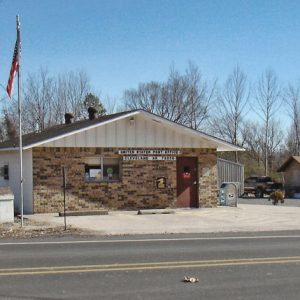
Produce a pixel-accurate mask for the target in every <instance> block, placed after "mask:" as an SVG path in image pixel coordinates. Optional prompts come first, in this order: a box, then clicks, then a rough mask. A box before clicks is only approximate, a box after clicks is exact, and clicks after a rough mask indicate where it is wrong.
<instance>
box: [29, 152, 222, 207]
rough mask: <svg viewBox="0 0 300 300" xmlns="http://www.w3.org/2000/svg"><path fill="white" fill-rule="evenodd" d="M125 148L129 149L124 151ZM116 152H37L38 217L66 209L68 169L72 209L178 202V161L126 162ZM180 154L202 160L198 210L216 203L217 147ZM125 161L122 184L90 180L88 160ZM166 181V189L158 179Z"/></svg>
mask: <svg viewBox="0 0 300 300" xmlns="http://www.w3.org/2000/svg"><path fill="white" fill-rule="evenodd" d="M122 149H124V148H122ZM119 150H121V149H117V148H42V147H41V148H33V151H32V156H33V157H32V158H33V203H34V212H35V213H48V212H58V211H62V209H63V192H62V166H63V165H64V166H65V167H66V170H67V183H68V189H67V210H74V211H78V210H94V209H99V208H109V209H140V208H166V207H174V206H175V204H176V198H177V190H176V178H177V173H176V161H142V160H141V161H139V160H136V161H131V160H128V161H123V160H122V156H120V155H119V154H118V151H119ZM179 150H180V154H179V155H178V156H193V157H197V158H198V194H199V207H214V206H216V205H217V166H216V164H217V157H216V151H215V149H179ZM93 156H99V157H100V156H101V157H107V158H110V157H111V158H117V157H119V158H120V161H121V178H120V181H118V182H86V181H85V180H84V174H85V158H86V157H93ZM157 177H166V178H167V186H166V188H165V189H157V186H156V178H157Z"/></svg>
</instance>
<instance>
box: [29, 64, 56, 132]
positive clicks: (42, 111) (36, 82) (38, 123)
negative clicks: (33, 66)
mask: <svg viewBox="0 0 300 300" xmlns="http://www.w3.org/2000/svg"><path fill="white" fill-rule="evenodd" d="M52 101H53V78H51V77H50V76H49V75H48V71H47V70H46V69H43V68H41V69H40V70H39V72H38V73H37V74H29V75H28V77H27V80H26V88H25V90H24V101H23V107H24V108H23V124H24V125H23V126H24V130H25V131H43V130H44V129H45V128H46V127H49V126H50V125H51V123H52V120H51V119H52V118H51V117H52V110H51V105H52Z"/></svg>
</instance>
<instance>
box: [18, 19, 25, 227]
mask: <svg viewBox="0 0 300 300" xmlns="http://www.w3.org/2000/svg"><path fill="white" fill-rule="evenodd" d="M17 35H18V37H17V38H18V39H19V43H18V52H17V53H18V113H19V151H20V198H21V227H23V221H24V216H23V215H24V196H23V194H24V193H23V145H22V117H21V116H22V114H21V113H22V111H21V74H20V73H21V72H20V71H21V49H20V45H21V35H20V20H19V16H17Z"/></svg>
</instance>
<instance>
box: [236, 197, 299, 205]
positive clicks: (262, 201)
mask: <svg viewBox="0 0 300 300" xmlns="http://www.w3.org/2000/svg"><path fill="white" fill-rule="evenodd" d="M238 203H240V204H259V205H273V204H272V202H271V201H268V198H267V197H265V198H258V199H257V198H251V197H244V198H239V199H238ZM278 205H279V206H295V207H300V199H284V203H283V204H281V203H280V204H278Z"/></svg>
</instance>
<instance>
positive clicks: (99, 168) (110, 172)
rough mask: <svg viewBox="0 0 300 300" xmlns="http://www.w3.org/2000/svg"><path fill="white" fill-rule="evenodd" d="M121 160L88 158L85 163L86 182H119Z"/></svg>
mask: <svg viewBox="0 0 300 300" xmlns="http://www.w3.org/2000/svg"><path fill="white" fill-rule="evenodd" d="M119 180H120V160H119V158H105V157H88V158H86V161H85V181H89V182H95V181H119Z"/></svg>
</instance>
